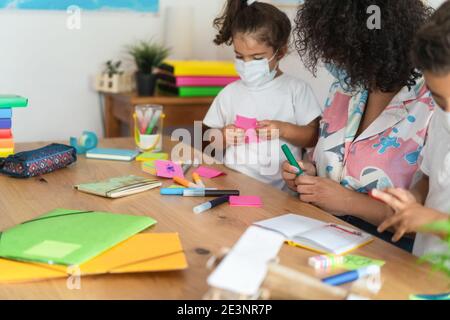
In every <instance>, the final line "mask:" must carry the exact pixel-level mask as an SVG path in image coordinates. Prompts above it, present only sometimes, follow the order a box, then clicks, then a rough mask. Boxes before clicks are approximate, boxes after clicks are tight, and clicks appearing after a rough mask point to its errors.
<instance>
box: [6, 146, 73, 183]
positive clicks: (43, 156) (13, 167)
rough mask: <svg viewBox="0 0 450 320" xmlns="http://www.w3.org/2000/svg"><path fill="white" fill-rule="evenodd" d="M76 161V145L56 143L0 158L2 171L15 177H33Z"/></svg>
mask: <svg viewBox="0 0 450 320" xmlns="http://www.w3.org/2000/svg"><path fill="white" fill-rule="evenodd" d="M76 161H77V152H76V150H75V148H74V147H70V146H66V145H63V144H56V143H54V144H51V145H48V146H46V147H43V148H40V149H36V150H30V151H25V152H20V153H17V154H15V155H11V156H9V157H7V158H3V159H0V173H3V174H6V175H8V176H11V177H15V178H31V177H36V176H40V175H43V174H46V173H50V172H53V171H55V170H58V169H62V168H65V167H67V166H68V165H70V164H72V163H74V162H76Z"/></svg>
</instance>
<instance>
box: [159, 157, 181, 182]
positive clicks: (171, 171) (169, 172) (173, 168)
mask: <svg viewBox="0 0 450 320" xmlns="http://www.w3.org/2000/svg"><path fill="white" fill-rule="evenodd" d="M155 167H156V175H157V176H158V177H161V178H173V177H182V178H184V174H183V169H182V168H181V166H180V165H179V164H177V163H174V162H172V161H167V160H156V161H155Z"/></svg>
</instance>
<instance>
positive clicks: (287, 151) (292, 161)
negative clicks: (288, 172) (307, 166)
mask: <svg viewBox="0 0 450 320" xmlns="http://www.w3.org/2000/svg"><path fill="white" fill-rule="evenodd" d="M281 150H283V152H284V154H285V156H286V158H287V160H288V162H289V164H290V165H291V166H293V167H296V168H297V169H298V170H299V172H298V173H297V176H300V175H304V174H305V172H304V171H303V170H302V168H300V165H299V164H298V162H297V160H295V157H294V155H293V154H292V152H291V150H290V149H289V147H288V146H287V145H286V144H283V145H282V146H281Z"/></svg>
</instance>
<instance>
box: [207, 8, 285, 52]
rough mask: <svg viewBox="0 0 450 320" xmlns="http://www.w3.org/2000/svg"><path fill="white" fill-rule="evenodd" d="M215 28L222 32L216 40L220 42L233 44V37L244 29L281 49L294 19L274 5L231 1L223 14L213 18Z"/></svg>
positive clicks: (261, 40)
mask: <svg viewBox="0 0 450 320" xmlns="http://www.w3.org/2000/svg"><path fill="white" fill-rule="evenodd" d="M214 27H215V28H216V29H217V30H218V31H219V33H218V34H217V35H216V38H215V39H214V43H215V44H217V45H221V44H224V43H225V44H226V45H231V44H232V42H233V36H234V35H235V34H236V33H239V32H242V33H247V34H252V35H253V36H255V39H256V40H258V41H259V42H262V43H265V44H267V45H269V46H270V47H272V48H274V49H275V50H278V49H280V48H282V47H284V46H286V45H287V44H288V43H289V37H290V35H291V28H292V26H291V21H290V20H289V18H288V16H287V15H286V14H285V13H284V12H282V11H281V10H279V9H278V8H276V7H275V6H273V5H271V4H268V3H263V2H254V3H253V4H251V5H247V1H246V0H228V1H227V3H226V5H225V9H224V11H223V13H222V15H221V16H220V17H218V18H216V19H214Z"/></svg>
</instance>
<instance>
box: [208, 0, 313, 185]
mask: <svg viewBox="0 0 450 320" xmlns="http://www.w3.org/2000/svg"><path fill="white" fill-rule="evenodd" d="M214 25H215V27H216V28H217V29H218V35H217V36H216V39H215V41H214V42H215V43H216V44H217V45H221V44H227V45H233V47H234V52H235V55H236V60H235V63H236V70H237V72H238V73H239V75H240V78H241V79H240V80H239V81H236V82H234V83H232V84H230V85H229V86H227V87H226V88H224V89H223V90H222V92H221V93H220V94H219V95H218V97H217V98H216V99H215V101H214V103H213V104H212V106H211V108H210V109H209V112H208V113H207V115H206V117H205V119H204V120H203V122H204V125H205V126H207V127H209V128H214V129H218V130H221V131H222V135H221V136H222V137H223V145H222V146H221V147H223V148H224V149H225V161H224V162H225V165H227V166H228V167H230V168H232V169H235V170H237V171H239V172H242V173H244V174H247V175H249V176H251V177H254V178H256V179H258V180H260V181H262V182H265V183H269V184H271V185H273V186H274V187H277V188H280V189H281V188H283V186H284V182H283V179H282V177H281V170H280V167H281V164H282V162H283V160H284V159H285V158H284V155H282V154H281V153H280V151H281V145H282V144H283V143H287V144H288V145H289V146H290V148H291V150H292V151H293V153H294V154H295V155H296V156H297V157H301V155H302V151H303V148H308V147H313V146H314V145H315V144H316V142H317V139H318V127H319V117H320V115H321V108H320V106H319V104H318V102H317V100H316V98H315V96H314V94H313V92H312V90H311V88H310V87H309V85H308V84H306V83H305V82H304V81H302V80H300V79H297V78H294V77H292V76H289V75H286V74H284V73H283V72H282V71H281V70H280V68H279V63H280V60H281V59H282V58H283V57H284V56H285V55H286V54H287V51H288V42H289V38H290V34H291V22H290V20H289V18H288V17H287V15H286V14H285V13H283V12H282V11H280V10H279V9H277V8H276V7H275V6H273V5H270V4H267V3H262V2H258V1H252V0H248V1H247V0H228V1H227V4H226V7H225V10H224V13H223V15H222V16H221V17H219V18H217V19H216V20H215V21H214ZM237 116H242V117H245V118H252V119H254V118H256V119H257V123H256V126H255V128H254V130H253V129H252V130H249V131H245V130H244V129H242V128H239V127H237V126H236V125H235V122H236V118H237ZM249 135H250V136H249Z"/></svg>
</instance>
